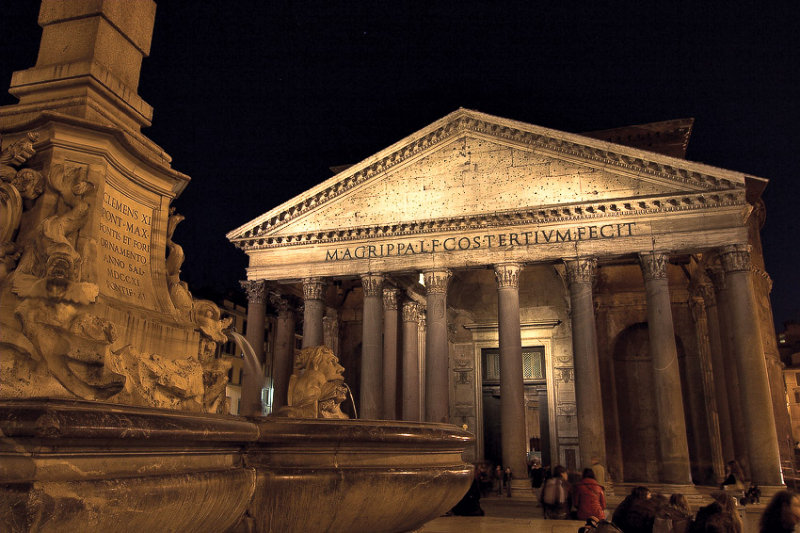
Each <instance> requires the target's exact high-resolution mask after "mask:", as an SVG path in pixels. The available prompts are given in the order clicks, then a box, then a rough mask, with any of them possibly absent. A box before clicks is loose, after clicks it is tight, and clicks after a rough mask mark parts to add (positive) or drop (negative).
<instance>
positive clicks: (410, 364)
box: [403, 302, 420, 421]
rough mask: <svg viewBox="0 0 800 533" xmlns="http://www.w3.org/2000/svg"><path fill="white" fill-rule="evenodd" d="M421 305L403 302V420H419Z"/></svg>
mask: <svg viewBox="0 0 800 533" xmlns="http://www.w3.org/2000/svg"><path fill="white" fill-rule="evenodd" d="M418 320H419V306H418V305H417V303H416V302H405V303H403V420H416V421H418V420H419V412H420V408H419V350H418V348H419V338H418V336H417V328H418Z"/></svg>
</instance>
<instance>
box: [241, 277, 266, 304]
mask: <svg viewBox="0 0 800 533" xmlns="http://www.w3.org/2000/svg"><path fill="white" fill-rule="evenodd" d="M239 284H240V285H241V286H242V289H244V292H245V293H247V301H248V302H249V303H253V304H263V303H266V302H267V284H266V282H265V281H264V280H262V279H256V280H243V281H240V282H239Z"/></svg>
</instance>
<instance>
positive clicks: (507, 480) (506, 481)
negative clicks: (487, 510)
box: [503, 466, 514, 498]
mask: <svg viewBox="0 0 800 533" xmlns="http://www.w3.org/2000/svg"><path fill="white" fill-rule="evenodd" d="M513 477H514V476H513V474H512V473H511V467H510V466H507V467H506V469H505V470H503V486H504V487H505V489H506V496H508V497H509V498H510V497H511V479H512V478H513Z"/></svg>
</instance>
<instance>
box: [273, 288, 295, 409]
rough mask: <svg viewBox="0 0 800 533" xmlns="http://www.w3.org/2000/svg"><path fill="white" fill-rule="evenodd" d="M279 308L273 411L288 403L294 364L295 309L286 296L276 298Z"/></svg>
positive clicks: (274, 360)
mask: <svg viewBox="0 0 800 533" xmlns="http://www.w3.org/2000/svg"><path fill="white" fill-rule="evenodd" d="M272 303H273V305H274V306H275V307H276V308H277V310H278V318H277V320H276V322H275V353H274V355H273V366H272V411H273V412H275V411H277V410H278V409H280V408H281V407H283V406H285V405H286V400H287V396H288V394H289V378H290V377H291V375H292V367H293V366H294V325H295V324H294V311H293V310H292V309H291V308H290V307H289V302H287V301H286V299H285V298H274V299H273V301H272Z"/></svg>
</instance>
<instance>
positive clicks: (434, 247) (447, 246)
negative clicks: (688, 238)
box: [325, 222, 636, 261]
mask: <svg viewBox="0 0 800 533" xmlns="http://www.w3.org/2000/svg"><path fill="white" fill-rule="evenodd" d="M634 226H636V222H624V223H621V224H603V225H599V226H580V227H577V228H563V229H558V228H555V229H550V230H536V231H521V232H517V233H511V232H509V233H489V234H486V235H476V236H472V237H448V238H446V239H419V240H414V241H408V242H399V243H386V244H364V245H361V246H355V247H352V248H335V249H333V250H328V251H327V252H326V253H325V261H346V260H348V259H370V258H373V257H389V256H398V255H412V254H433V253H436V252H455V251H464V250H478V249H481V248H495V247H505V246H532V245H538V244H555V243H559V242H567V241H585V240H594V239H615V238H618V237H631V236H633V228H634Z"/></svg>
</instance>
